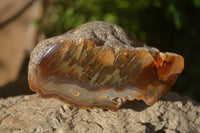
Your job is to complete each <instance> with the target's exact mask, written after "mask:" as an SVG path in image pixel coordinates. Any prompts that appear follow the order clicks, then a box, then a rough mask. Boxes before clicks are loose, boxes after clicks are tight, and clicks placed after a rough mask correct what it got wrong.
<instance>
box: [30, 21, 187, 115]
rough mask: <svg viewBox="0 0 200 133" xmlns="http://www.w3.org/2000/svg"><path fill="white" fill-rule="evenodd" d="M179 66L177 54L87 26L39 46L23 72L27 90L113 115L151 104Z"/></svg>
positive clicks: (105, 26) (114, 30)
mask: <svg viewBox="0 0 200 133" xmlns="http://www.w3.org/2000/svg"><path fill="white" fill-rule="evenodd" d="M183 68H184V59H183V57H182V56H180V55H177V54H174V53H168V52H166V53H162V52H160V51H159V50H158V49H156V48H152V47H149V46H147V45H146V44H144V43H142V42H140V41H138V40H137V39H136V38H135V37H133V36H132V35H130V34H129V33H128V32H126V31H124V30H123V29H122V28H121V27H119V26H117V25H115V24H112V23H108V22H102V21H96V22H89V23H86V24H83V25H81V26H79V27H77V28H75V29H72V30H70V31H68V32H66V33H65V34H63V35H60V36H57V37H53V38H50V39H47V40H44V41H42V42H40V43H39V44H38V45H37V46H36V47H35V49H34V50H33V52H32V53H31V59H30V62H29V69H28V80H29V86H30V88H31V90H33V91H36V92H37V93H38V94H39V95H40V96H42V97H44V98H47V97H56V98H59V99H61V100H63V101H64V102H66V103H69V104H71V105H74V106H77V107H81V108H94V107H100V108H107V109H110V110H113V111H116V110H118V109H119V107H120V106H121V105H122V104H123V103H125V102H127V101H133V100H135V99H136V100H143V101H144V102H145V103H146V104H148V105H152V104H154V103H155V102H156V101H157V100H158V99H159V98H160V97H161V96H163V95H164V94H165V93H166V92H167V91H168V90H169V89H170V87H171V86H172V84H173V83H174V82H175V80H176V78H177V77H178V75H179V74H180V73H181V72H182V70H183Z"/></svg>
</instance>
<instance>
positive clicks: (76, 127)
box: [0, 92, 200, 133]
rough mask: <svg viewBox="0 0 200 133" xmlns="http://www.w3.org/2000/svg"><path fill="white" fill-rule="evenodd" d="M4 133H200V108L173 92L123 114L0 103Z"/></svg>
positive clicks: (37, 102) (46, 103)
mask: <svg viewBox="0 0 200 133" xmlns="http://www.w3.org/2000/svg"><path fill="white" fill-rule="evenodd" d="M0 132H1V133H10V132H15V133H23V132H25V133H26V132H27V133H43V132H48V133H51V132H55V133H66V132H70V133H126V132H133V133H154V132H155V133H200V104H199V103H196V102H194V101H193V100H191V99H189V98H187V97H182V96H180V95H178V94H177V93H172V92H169V93H168V94H167V95H166V96H164V97H163V98H161V99H160V100H159V101H158V102H157V103H155V104H154V105H153V106H150V107H147V106H146V107H145V105H144V103H142V102H129V103H127V104H125V105H124V106H123V107H122V108H121V109H119V111H117V112H112V111H109V110H104V109H90V110H89V109H78V108H76V107H73V106H70V105H68V104H65V103H63V102H62V101H60V100H58V99H54V98H50V99H43V98H40V97H38V96H37V95H26V96H17V97H10V98H7V99H0Z"/></svg>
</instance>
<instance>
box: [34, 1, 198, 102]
mask: <svg viewBox="0 0 200 133" xmlns="http://www.w3.org/2000/svg"><path fill="white" fill-rule="evenodd" d="M45 2H46V3H45V7H44V13H43V16H42V17H41V19H40V20H38V21H37V24H38V26H39V28H40V30H41V32H43V33H44V34H45V35H46V37H52V36H56V35H59V34H62V33H64V32H66V31H68V30H70V29H72V28H74V27H77V26H78V25H81V24H83V23H86V22H89V21H97V20H101V21H108V22H111V23H115V24H118V25H120V26H121V27H123V28H124V29H125V30H127V31H128V32H130V33H132V34H133V35H135V36H136V37H137V38H138V39H139V40H141V41H143V42H145V43H147V44H148V45H149V46H153V47H156V48H158V49H160V51H162V52H167V51H168V52H175V53H178V54H180V55H182V56H183V57H184V58H185V69H184V71H183V73H182V74H181V75H180V76H179V78H178V79H177V81H176V83H175V85H174V86H173V87H172V91H176V92H178V93H180V94H182V95H186V96H190V97H192V98H193V99H195V100H197V101H200V85H199V83H200V82H199V79H200V77H199V76H200V0H46V1H45Z"/></svg>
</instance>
